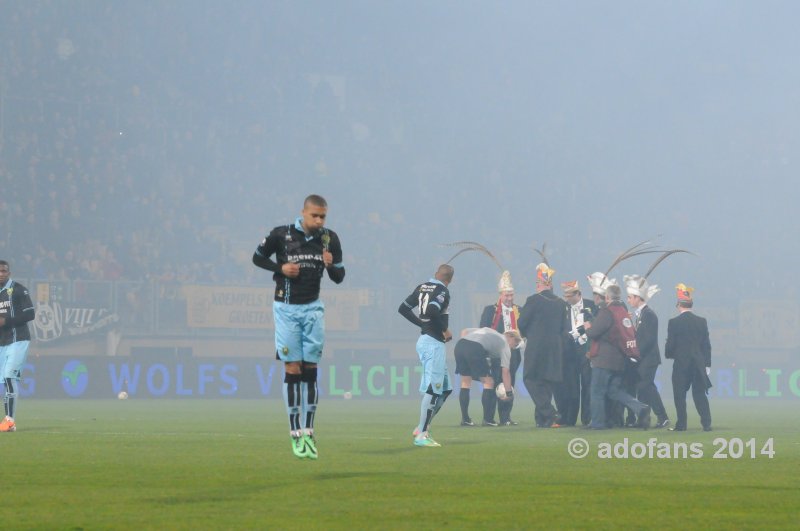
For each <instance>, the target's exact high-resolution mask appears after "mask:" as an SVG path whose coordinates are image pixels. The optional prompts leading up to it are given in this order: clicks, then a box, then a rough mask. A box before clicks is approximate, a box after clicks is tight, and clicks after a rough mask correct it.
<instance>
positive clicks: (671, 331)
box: [664, 311, 711, 370]
mask: <svg viewBox="0 0 800 531" xmlns="http://www.w3.org/2000/svg"><path fill="white" fill-rule="evenodd" d="M664 356H665V357H666V358H667V359H672V360H675V364H674V365H673V370H678V369H684V368H690V367H699V368H701V369H702V368H703V367H711V342H710V341H709V339H708V323H707V322H706V320H705V319H704V318H702V317H700V316H697V315H695V314H694V313H693V312H690V311H689V312H683V313H681V314H680V315H678V316H677V317H673V318H672V319H670V320H669V323H668V324H667V343H666V346H665V347H664Z"/></svg>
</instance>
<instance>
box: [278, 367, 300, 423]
mask: <svg viewBox="0 0 800 531" xmlns="http://www.w3.org/2000/svg"><path fill="white" fill-rule="evenodd" d="M300 378H301V377H300V375H299V374H289V373H286V374H285V375H284V377H283V401H284V403H285V404H286V413H287V415H289V429H290V430H291V431H292V433H299V432H300V429H301V428H302V426H301V425H300V412H301V410H302V407H303V406H302V403H303V397H302V394H301V392H300Z"/></svg>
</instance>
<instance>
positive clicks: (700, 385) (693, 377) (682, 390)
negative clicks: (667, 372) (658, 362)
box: [672, 365, 711, 429]
mask: <svg viewBox="0 0 800 531" xmlns="http://www.w3.org/2000/svg"><path fill="white" fill-rule="evenodd" d="M706 382H707V377H706V374H705V372H704V369H703V368H702V367H695V366H693V365H690V366H689V367H679V368H677V369H676V368H675V365H673V366H672V394H673V395H674V397H675V411H676V413H677V415H678V419H677V421H676V422H675V428H676V429H678V428H683V429H686V393H687V392H688V391H689V388H690V387H691V388H692V399H693V400H694V407H695V408H696V409H697V414H698V415H700V424H701V425H702V426H703V427H704V428H710V427H711V408H710V407H709V405H708V397H707V396H706V391H707V389H708V388H707V387H706Z"/></svg>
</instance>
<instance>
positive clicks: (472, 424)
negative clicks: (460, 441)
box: [461, 419, 475, 426]
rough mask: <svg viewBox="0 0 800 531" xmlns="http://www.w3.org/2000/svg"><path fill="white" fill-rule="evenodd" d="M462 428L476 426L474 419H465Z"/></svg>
mask: <svg viewBox="0 0 800 531" xmlns="http://www.w3.org/2000/svg"><path fill="white" fill-rule="evenodd" d="M461 425H462V426H474V425H475V423H474V422H472V419H464V420H462V421H461Z"/></svg>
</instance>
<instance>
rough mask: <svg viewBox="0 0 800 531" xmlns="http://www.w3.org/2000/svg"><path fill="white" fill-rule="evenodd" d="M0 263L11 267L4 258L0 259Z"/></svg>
mask: <svg viewBox="0 0 800 531" xmlns="http://www.w3.org/2000/svg"><path fill="white" fill-rule="evenodd" d="M0 265H4V266H8V268H9V269H11V264H9V263H8V262H6V261H5V260H0Z"/></svg>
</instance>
